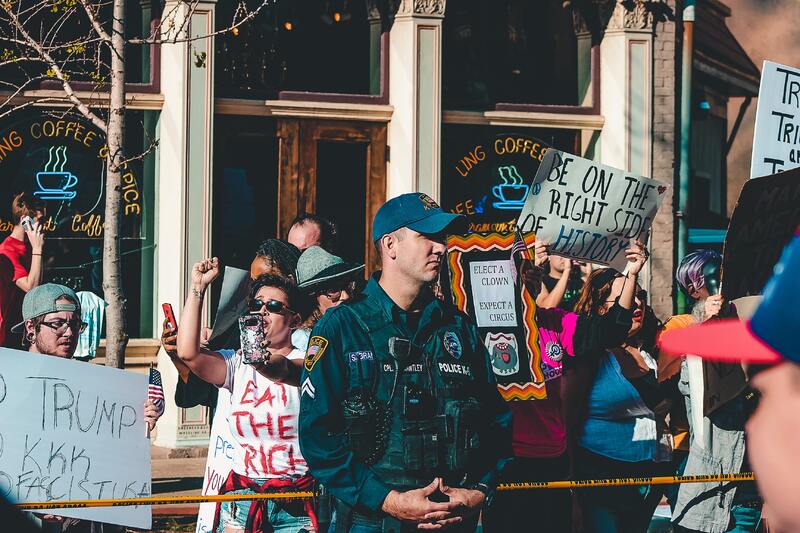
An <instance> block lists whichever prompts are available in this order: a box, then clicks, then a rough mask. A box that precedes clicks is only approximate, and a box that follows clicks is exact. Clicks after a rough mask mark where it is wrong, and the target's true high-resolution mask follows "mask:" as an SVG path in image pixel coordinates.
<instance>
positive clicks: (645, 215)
mask: <svg viewBox="0 0 800 533" xmlns="http://www.w3.org/2000/svg"><path fill="white" fill-rule="evenodd" d="M667 187H668V186H667V185H666V184H664V183H661V182H660V181H656V180H652V179H649V178H645V177H642V176H636V175H634V174H629V173H627V172H625V171H623V170H619V169H617V168H613V167H608V166H605V165H599V164H597V163H595V162H593V161H589V160H588V159H584V158H582V157H578V156H574V155H571V154H568V153H566V152H561V151H559V150H548V151H547V155H545V157H544V160H543V161H542V164H541V166H540V167H539V171H538V172H537V173H536V179H535V180H534V183H533V186H532V187H531V192H530V194H529V195H528V199H527V200H526V202H525V207H524V208H523V209H522V213H520V216H519V222H518V224H519V228H520V230H521V231H523V232H533V233H535V234H536V236H537V238H538V239H539V240H542V241H547V242H549V243H550V252H551V253H553V254H556V255H562V256H564V257H570V258H573V259H580V260H583V261H589V262H591V263H599V264H602V265H608V266H611V267H613V268H616V269H617V270H619V271H622V270H624V269H625V266H626V264H627V261H626V259H625V253H624V250H625V249H626V248H628V246H629V245H630V242H631V240H633V239H640V240H645V238H646V235H647V231H648V230H649V229H650V225H651V224H652V223H653V218H654V217H655V215H656V211H658V207H659V206H660V205H661V199H662V198H663V196H664V193H665V192H667Z"/></svg>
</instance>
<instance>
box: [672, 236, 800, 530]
mask: <svg viewBox="0 0 800 533" xmlns="http://www.w3.org/2000/svg"><path fill="white" fill-rule="evenodd" d="M798 230H799V231H797V232H795V236H794V238H793V239H792V241H791V242H790V243H789V245H788V246H787V247H786V248H785V249H784V252H783V255H782V256H781V259H780V261H778V264H777V265H776V266H775V268H774V270H773V272H774V274H773V276H772V278H771V279H770V280H769V281H768V282H767V285H766V287H764V291H763V299H762V301H761V303H760V305H759V306H758V308H757V309H756V311H755V313H754V314H753V316H752V318H751V319H750V320H749V321H748V322H742V321H740V320H739V319H736V318H729V319H721V320H714V321H712V322H707V323H704V324H702V325H697V326H692V327H690V328H684V329H681V330H677V331H672V332H669V333H667V334H665V335H664V336H663V337H662V339H661V350H662V351H663V352H669V353H673V354H682V353H686V352H690V353H693V354H696V355H698V356H700V357H702V358H703V360H704V361H724V362H730V363H733V364H737V365H740V364H742V363H747V372H748V374H749V375H750V377H751V381H750V383H751V385H752V387H753V388H754V389H755V391H756V393H757V394H758V395H759V396H760V397H759V398H758V405H757V407H756V408H755V411H754V412H753V414H752V416H750V418H749V420H748V421H747V428H746V429H747V446H748V453H749V456H750V459H751V462H752V465H753V470H754V471H755V474H756V479H757V482H758V488H759V489H760V491H761V494H763V496H764V500H765V502H766V504H767V505H768V506H769V525H770V528H774V529H775V531H800V506H798V505H797V494H798V490H800V477H798V476H797V472H798V468H800V418H798V416H797V412H798V409H800V343H799V342H798V337H797V334H796V332H797V331H798V328H800V314H799V313H797V312H796V307H797V295H798V294H800V228H798ZM721 472H722V473H730V472H731V471H729V470H724V469H723V470H722V471H721ZM718 487H719V492H720V493H726V492H727V485H718ZM736 531H740V530H738V529H737V530H736Z"/></svg>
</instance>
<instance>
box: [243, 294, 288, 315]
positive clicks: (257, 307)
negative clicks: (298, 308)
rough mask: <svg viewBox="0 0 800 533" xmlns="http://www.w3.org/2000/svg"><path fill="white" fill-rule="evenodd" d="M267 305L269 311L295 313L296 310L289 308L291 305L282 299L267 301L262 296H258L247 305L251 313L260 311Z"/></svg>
mask: <svg viewBox="0 0 800 533" xmlns="http://www.w3.org/2000/svg"><path fill="white" fill-rule="evenodd" d="M265 307H266V308H267V311H269V312H270V313H274V314H282V313H294V311H292V310H291V309H289V307H287V306H286V304H285V303H283V302H281V301H280V300H267V301H266V302H265V301H263V300H262V299H260V298H256V299H255V300H253V301H251V302H250V304H249V305H248V306H247V309H248V310H249V311H250V312H251V313H260V312H261V311H262V310H263V309H264V308H265Z"/></svg>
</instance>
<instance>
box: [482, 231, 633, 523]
mask: <svg viewBox="0 0 800 533" xmlns="http://www.w3.org/2000/svg"><path fill="white" fill-rule="evenodd" d="M625 254H626V257H627V259H628V265H629V267H628V276H627V279H629V282H628V283H627V284H625V285H624V286H623V285H622V284H618V285H615V286H614V289H615V290H614V291H613V293H612V292H611V291H608V292H607V293H606V298H607V299H608V300H610V303H609V308H608V312H606V313H603V314H592V315H581V314H576V313H570V312H568V311H564V310H563V309H559V308H551V309H543V308H537V310H536V324H537V326H538V330H539V349H540V352H541V356H542V363H541V364H542V367H543V368H545V372H544V374H545V379H546V387H547V398H546V399H544V400H527V401H513V402H509V408H510V409H511V413H512V416H513V418H512V445H513V449H514V458H513V459H512V460H511V461H509V463H508V464H507V465H506V466H505V467H504V468H503V471H502V472H501V474H500V479H499V482H500V483H517V482H526V481H552V480H556V479H567V478H568V477H569V476H570V470H571V468H570V457H569V454H568V447H567V424H566V423H565V418H564V408H565V407H566V405H564V404H565V403H567V402H569V403H572V399H571V398H570V396H569V395H568V394H565V393H564V392H563V390H562V389H563V387H564V385H565V383H563V382H564V381H566V380H562V379H561V378H562V375H564V374H569V372H570V368H571V367H572V366H573V365H574V364H575V362H576V361H579V360H582V359H588V360H595V359H598V358H600V357H602V356H603V354H605V350H606V349H607V348H611V347H614V346H618V345H619V344H620V343H621V342H622V341H623V340H625V337H626V336H627V334H628V331H629V329H630V327H631V314H632V312H633V307H634V292H635V287H636V280H637V279H638V275H639V271H640V270H641V268H642V265H644V263H645V262H646V261H647V257H648V253H647V250H646V248H645V247H644V245H643V244H642V243H640V242H638V241H637V242H635V243H633V244H632V245H631V247H630V248H628V249H627V250H626V251H625ZM547 259H548V253H547V246H546V245H545V244H544V243H541V242H537V243H536V245H535V254H534V261H533V263H532V264H531V262H530V261H526V262H524V263H523V265H522V268H521V272H522V275H523V278H524V283H525V289H526V290H527V291H528V292H529V293H530V295H531V296H532V297H534V298H536V296H537V295H538V293H539V290H540V289H541V286H542V276H543V272H542V270H541V265H543V264H544V263H545V261H546V260H547ZM609 283H610V282H609ZM571 515H572V498H571V495H570V493H569V491H563V490H528V491H504V492H498V493H497V494H496V495H495V497H494V500H493V501H492V503H491V504H490V505H489V507H488V508H487V509H486V511H485V512H484V518H483V525H484V531H487V532H495V531H497V532H505V531H513V530H516V529H518V528H519V527H520V524H531V528H530V529H535V530H536V531H539V532H552V533H561V532H563V531H570V527H571V526H570V521H571ZM532 517H535V518H532ZM532 520H533V522H531V521H532Z"/></svg>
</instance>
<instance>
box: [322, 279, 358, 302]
mask: <svg viewBox="0 0 800 533" xmlns="http://www.w3.org/2000/svg"><path fill="white" fill-rule="evenodd" d="M351 285H352V283H350V282H347V283H342V284H340V285H334V286H331V287H326V288H324V289H320V290H318V291H317V292H316V293H315V294H316V295H317V296H319V295H321V294H324V295H325V296H327V297H328V299H330V300H332V301H334V302H338V301H339V300H340V299H341V298H342V293H343V292H347V293H350V291H351Z"/></svg>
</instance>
